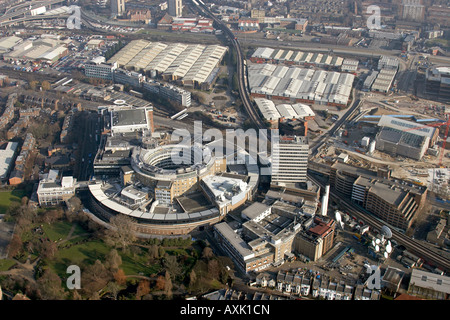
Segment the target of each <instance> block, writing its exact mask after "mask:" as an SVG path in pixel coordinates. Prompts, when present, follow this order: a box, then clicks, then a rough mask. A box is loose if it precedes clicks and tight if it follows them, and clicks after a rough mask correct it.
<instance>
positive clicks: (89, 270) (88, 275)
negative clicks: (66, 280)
mask: <svg viewBox="0 0 450 320" xmlns="http://www.w3.org/2000/svg"><path fill="white" fill-rule="evenodd" d="M110 280H111V274H110V273H109V272H108V270H107V269H106V268H105V266H104V265H103V264H102V262H101V261H100V260H95V263H94V264H92V265H90V266H88V267H86V268H85V270H84V271H83V279H82V283H83V291H84V292H85V294H87V295H89V296H90V298H93V297H92V294H93V293H94V292H98V291H99V290H100V289H102V288H104V287H105V286H106V285H107V284H108V282H109V281H110Z"/></svg>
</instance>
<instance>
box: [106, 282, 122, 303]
mask: <svg viewBox="0 0 450 320" xmlns="http://www.w3.org/2000/svg"><path fill="white" fill-rule="evenodd" d="M105 291H106V292H109V293H111V295H112V298H113V299H114V300H117V295H118V294H119V291H120V285H119V284H118V283H117V282H114V281H110V282H108V284H107V285H106V287H105Z"/></svg>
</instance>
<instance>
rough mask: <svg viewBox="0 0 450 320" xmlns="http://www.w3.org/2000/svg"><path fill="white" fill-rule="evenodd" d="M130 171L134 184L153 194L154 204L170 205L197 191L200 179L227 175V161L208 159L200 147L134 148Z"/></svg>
mask: <svg viewBox="0 0 450 320" xmlns="http://www.w3.org/2000/svg"><path fill="white" fill-rule="evenodd" d="M131 167H132V168H133V170H134V174H135V178H136V180H138V181H140V182H141V183H142V184H143V185H145V186H148V187H151V188H152V189H154V190H155V200H158V201H159V203H161V204H171V203H172V201H173V198H174V197H178V196H181V195H184V194H189V193H193V192H196V191H198V190H199V182H200V181H201V180H202V179H203V177H206V176H209V175H214V174H216V173H218V172H224V171H226V159H225V158H224V157H222V158H216V157H215V156H211V154H210V152H209V149H208V148H207V147H204V146H201V145H194V146H180V145H174V144H169V145H160V146H157V147H155V148H152V149H143V148H135V149H134V150H133V153H132V156H131Z"/></svg>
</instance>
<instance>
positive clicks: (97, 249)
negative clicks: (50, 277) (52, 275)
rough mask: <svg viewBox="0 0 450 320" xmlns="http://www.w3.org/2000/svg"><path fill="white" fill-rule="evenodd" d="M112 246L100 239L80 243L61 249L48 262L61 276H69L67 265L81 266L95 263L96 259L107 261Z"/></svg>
mask: <svg viewBox="0 0 450 320" xmlns="http://www.w3.org/2000/svg"><path fill="white" fill-rule="evenodd" d="M109 251H110V248H109V247H108V246H107V245H106V244H105V243H103V242H102V241H99V240H94V241H89V242H85V243H82V244H79V245H74V246H72V247H70V248H65V249H60V250H58V253H57V254H56V256H55V259H54V260H53V261H48V264H49V265H50V266H51V267H52V268H53V270H55V272H56V273H57V274H58V275H60V276H63V277H65V276H67V273H66V270H67V267H68V266H70V265H72V264H75V265H79V266H81V265H82V264H93V263H94V262H95V260H97V259H99V260H100V261H102V262H103V261H105V256H106V254H107V253H108V252H109Z"/></svg>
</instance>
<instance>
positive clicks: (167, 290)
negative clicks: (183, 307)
mask: <svg viewBox="0 0 450 320" xmlns="http://www.w3.org/2000/svg"><path fill="white" fill-rule="evenodd" d="M164 280H165V285H164V293H165V294H166V295H167V297H168V298H169V299H170V298H172V280H171V275H170V273H169V271H166V273H165V275H164Z"/></svg>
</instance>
